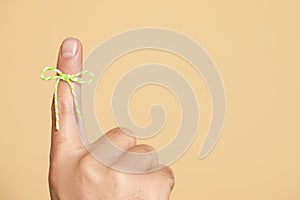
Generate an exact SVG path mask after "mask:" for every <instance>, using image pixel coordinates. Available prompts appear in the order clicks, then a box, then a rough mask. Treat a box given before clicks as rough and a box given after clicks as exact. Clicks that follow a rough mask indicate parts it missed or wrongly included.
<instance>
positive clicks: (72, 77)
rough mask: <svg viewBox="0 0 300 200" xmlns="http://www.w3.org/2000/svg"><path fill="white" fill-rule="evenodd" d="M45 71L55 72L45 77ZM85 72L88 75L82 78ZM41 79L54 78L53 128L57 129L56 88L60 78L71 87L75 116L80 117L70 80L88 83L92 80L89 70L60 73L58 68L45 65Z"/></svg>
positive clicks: (92, 75)
mask: <svg viewBox="0 0 300 200" xmlns="http://www.w3.org/2000/svg"><path fill="white" fill-rule="evenodd" d="M46 71H52V72H56V75H55V76H48V77H45V73H46ZM84 74H87V75H89V76H90V78H89V79H88V80H84V79H83V78H82V77H81V76H82V75H84ZM41 79H42V80H45V81H49V80H53V79H56V82H55V86H54V111H55V128H56V130H59V115H58V103H57V90H58V84H59V81H60V80H63V81H65V82H67V83H68V85H69V86H70V88H71V92H72V95H73V101H74V106H75V110H76V113H77V116H78V117H79V119H82V115H81V112H80V109H79V104H78V100H77V99H78V97H77V95H76V93H75V88H74V86H73V84H72V82H76V83H79V84H90V83H91V82H92V81H93V80H94V74H93V73H91V72H89V71H86V70H85V71H81V72H78V73H76V74H64V73H62V72H61V71H60V70H59V69H56V68H53V67H45V68H44V69H43V70H42V72H41Z"/></svg>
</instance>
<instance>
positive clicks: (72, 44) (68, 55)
mask: <svg viewBox="0 0 300 200" xmlns="http://www.w3.org/2000/svg"><path fill="white" fill-rule="evenodd" d="M81 65H82V45H81V43H80V41H79V40H77V39H75V38H67V39H65V40H64V41H63V43H62V45H61V47H60V50H59V54H58V61H57V68H58V69H59V70H60V71H61V72H62V73H64V74H75V73H77V72H79V71H80V70H81ZM71 83H72V85H73V86H74V87H75V88H79V87H80V86H79V85H78V84H77V83H74V82H71ZM76 92H77V95H78V96H80V94H78V92H80V90H79V89H78V90H76ZM57 106H58V115H59V125H60V128H59V130H56V128H55V112H54V110H55V106H54V102H53V105H52V145H51V148H52V150H55V151H56V149H61V148H64V149H66V148H67V149H70V148H74V147H75V148H76V147H78V146H79V145H80V144H81V143H80V140H79V136H78V131H77V122H76V118H75V114H76V113H75V111H74V100H73V95H72V92H71V89H70V86H69V85H68V83H67V82H65V81H60V82H59V85H58V92H57ZM62 143H63V144H62Z"/></svg>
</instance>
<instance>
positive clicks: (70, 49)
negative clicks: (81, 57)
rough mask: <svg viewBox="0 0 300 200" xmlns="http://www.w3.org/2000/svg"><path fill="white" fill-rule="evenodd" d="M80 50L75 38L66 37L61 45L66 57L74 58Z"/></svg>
mask: <svg viewBox="0 0 300 200" xmlns="http://www.w3.org/2000/svg"><path fill="white" fill-rule="evenodd" d="M77 51H78V41H77V40H76V39H75V38H68V39H65V40H64V41H63V43H62V46H61V55H62V57H64V58H72V57H74V56H75V55H76V53H77Z"/></svg>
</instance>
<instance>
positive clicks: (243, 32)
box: [0, 0, 300, 200]
mask: <svg viewBox="0 0 300 200" xmlns="http://www.w3.org/2000/svg"><path fill="white" fill-rule="evenodd" d="M0 25H1V28H0V30H1V31H0V45H1V47H0V58H1V78H0V80H1V84H0V88H1V89H0V92H1V93H0V95H1V99H0V119H1V126H0V127H1V129H0V199H3V200H16V199H22V200H41V199H49V194H48V192H49V191H48V183H47V175H48V174H47V173H48V165H49V161H48V160H49V159H48V155H49V145H50V103H51V97H52V92H53V86H54V82H44V81H42V80H40V78H39V73H40V70H41V69H42V68H43V67H45V66H55V64H56V58H57V53H58V48H59V45H60V43H61V41H62V40H63V39H64V38H65V37H69V36H73V37H77V38H79V39H80V40H81V41H82V43H83V46H84V52H85V53H84V57H85V58H86V56H87V55H88V53H89V52H91V51H92V50H93V49H94V48H95V47H96V46H97V45H98V44H99V43H101V42H103V41H104V40H106V39H107V38H109V37H111V36H112V35H114V34H117V33H120V32H123V31H126V30H130V29H133V28H139V27H149V26H151V27H152V26H154V27H161V28H168V29H173V30H176V31H178V32H181V33H183V34H185V35H187V36H189V37H192V38H193V39H194V40H196V41H197V42H198V43H200V44H201V45H202V46H203V47H204V48H205V49H206V50H207V52H208V53H209V55H210V56H211V58H212V59H213V60H214V62H215V63H216V65H217V66H218V69H219V71H220V73H221V75H222V78H223V81H224V85H225V88H226V94H227V106H226V107H227V115H226V121H225V126H224V130H223V132H222V136H221V138H220V140H219V142H218V144H217V145H216V147H215V148H214V150H213V151H212V153H211V154H210V155H209V156H208V157H207V158H205V159H204V160H199V159H198V153H199V149H200V145H201V143H202V142H203V138H204V135H205V133H206V131H207V128H208V126H209V120H210V114H211V105H210V99H209V94H208V91H207V90H206V87H205V84H204V82H203V80H202V78H201V77H200V76H199V75H197V74H196V73H195V71H193V69H192V67H191V66H190V65H189V64H187V63H185V62H184V61H182V60H181V59H180V58H178V57H176V56H174V55H172V54H168V53H166V52H159V51H153V50H148V51H138V52H134V53H131V54H128V55H126V56H124V57H121V58H120V59H119V60H117V61H116V62H115V63H113V64H112V66H111V67H110V68H109V70H108V71H107V74H106V76H104V77H103V79H101V84H99V87H98V90H97V93H96V103H95V106H96V113H97V117H98V118H97V119H98V120H99V121H100V122H101V123H102V124H103V126H104V127H105V130H109V129H110V128H112V127H114V122H113V118H112V114H111V110H110V107H109V105H110V97H111V90H112V88H113V86H114V85H115V83H116V81H117V80H118V78H119V77H120V76H121V75H122V74H123V73H125V72H126V70H129V69H130V68H131V67H133V66H136V65H139V64H143V63H147V62H159V63H164V64H168V65H170V66H172V67H174V68H175V69H176V70H178V71H180V72H181V73H182V74H183V75H184V76H185V77H186V78H187V80H189V81H190V84H191V85H192V86H193V88H194V89H195V92H196V95H197V97H198V100H199V106H200V108H201V114H200V115H201V120H200V124H199V130H198V134H197V137H196V139H195V141H194V143H193V144H192V146H191V148H190V149H189V150H188V151H187V152H186V153H185V154H184V155H183V156H182V157H181V158H180V159H179V160H178V161H177V162H175V163H174V164H172V166H171V167H172V168H173V169H174V171H175V176H176V186H175V189H174V192H173V193H172V197H171V199H197V200H198V199H206V200H221V199H230V200H240V199H244V200H250V199H251V200H252V199H256V200H282V199H286V200H298V199H300V145H299V143H300V126H299V122H300V117H299V113H300V104H299V102H300V79H299V74H300V56H299V46H300V39H299V35H300V1H298V0H281V1H280V0H273V1H272V0H251V1H250V0H248V1H245V0H244V1H241V0H227V1H222V0H218V1H217V0H211V1H202V0H185V1H174V0H173V1H171V0H164V1H162V0H160V1H158V0H151V1H141V0H139V1H137V0H130V1H115V0H111V1H101V0H99V1H96V0H94V1H75V0H73V1H58V0H53V1H46V0H40V1H37V0H28V1H21V0H15V1H3V0H2V1H0ZM100 99H101V102H102V103H101V104H100V103H98V102H99V101H98V100H100ZM145 99H146V100H145ZM132 102H134V103H132ZM153 103H161V104H163V105H165V106H166V107H165V108H166V111H167V112H169V113H171V114H169V115H168V119H167V123H166V126H165V127H164V129H163V130H162V132H161V133H160V134H159V135H158V136H156V137H153V138H151V139H149V140H143V141H139V142H144V143H148V144H151V145H153V146H154V147H156V148H160V147H163V146H164V145H166V144H167V143H168V141H170V139H172V138H173V137H174V135H175V134H176V130H177V129H178V126H179V125H178V123H179V116H180V115H179V114H180V113H179V112H180V110H179V109H178V102H177V101H176V99H175V98H174V95H172V94H171V93H170V92H168V91H166V90H165V89H163V88H159V87H156V86H147V87H145V88H142V89H141V90H140V91H138V92H137V93H136V94H135V95H134V97H133V98H132V101H131V103H130V109H131V110H132V112H131V114H132V116H133V117H132V118H133V120H135V121H136V123H137V124H141V125H145V124H147V123H148V122H149V120H150V119H149V116H148V113H147V111H148V108H149V106H151V105H152V104H153Z"/></svg>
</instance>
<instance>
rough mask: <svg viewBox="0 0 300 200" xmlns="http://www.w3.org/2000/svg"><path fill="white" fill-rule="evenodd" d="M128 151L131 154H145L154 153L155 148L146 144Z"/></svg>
mask: <svg viewBox="0 0 300 200" xmlns="http://www.w3.org/2000/svg"><path fill="white" fill-rule="evenodd" d="M129 151H131V152H137V153H147V152H153V153H154V152H155V151H156V150H155V148H154V147H152V146H150V145H148V144H139V145H136V146H134V147H132V148H131V149H130V150H129Z"/></svg>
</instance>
